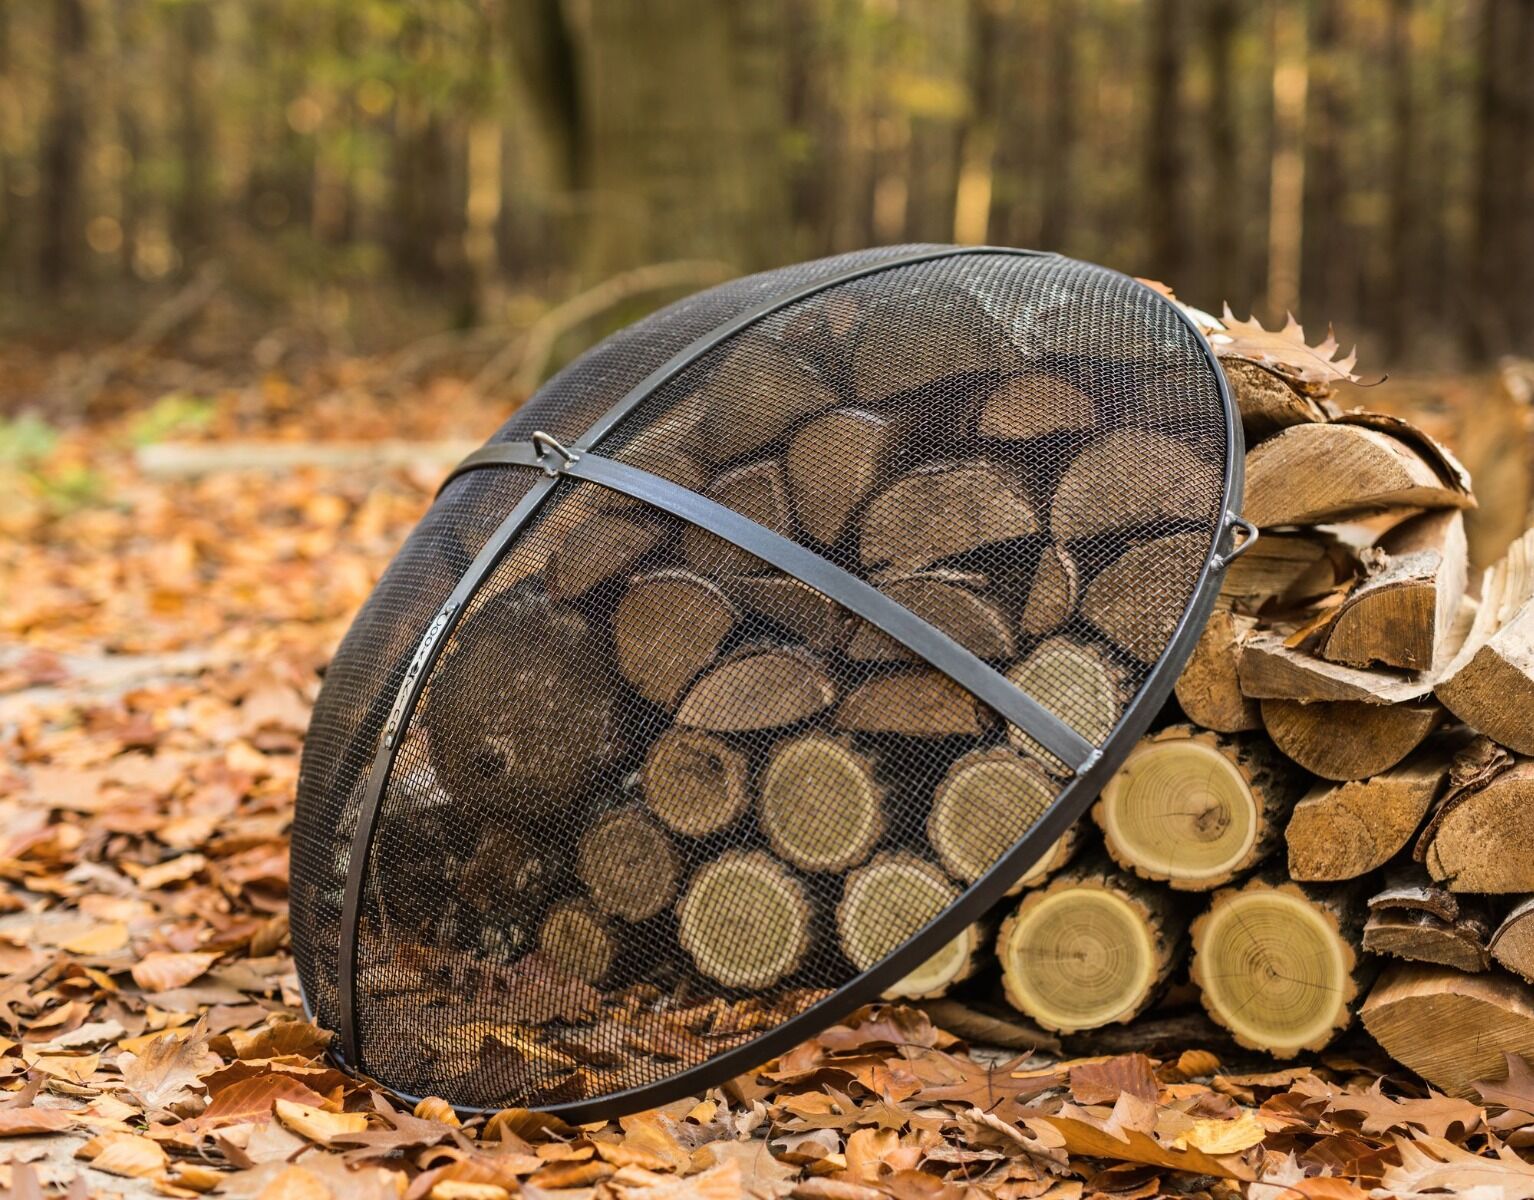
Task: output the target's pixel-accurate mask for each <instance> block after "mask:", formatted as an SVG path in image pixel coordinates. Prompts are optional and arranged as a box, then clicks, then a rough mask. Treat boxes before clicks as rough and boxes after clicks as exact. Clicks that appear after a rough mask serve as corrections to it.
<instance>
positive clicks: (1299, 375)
mask: <svg viewBox="0 0 1534 1200" xmlns="http://www.w3.org/2000/svg"><path fill="white" fill-rule="evenodd" d="M1221 323H1222V324H1223V325H1224V327H1225V328H1224V330H1223V331H1222V332H1218V333H1216V334H1215V335H1214V336H1213V337H1212V338H1210V342H1211V344H1212V345H1213V346H1214V349H1215V352H1216V353H1217V354H1218V355H1219V356H1220V357H1221V358H1246V359H1250V360H1251V361H1253V362H1258V363H1261V364H1262V365H1263V366H1265V367H1267V368H1268V369H1269V370H1271V371H1274V372H1276V373H1278V374H1280V375H1283V376H1284V377H1286V378H1288V379H1293V380H1296V381H1298V382H1300V383H1310V384H1321V385H1325V384H1330V383H1340V382H1343V381H1347V382H1350V383H1356V382H1358V376H1357V375H1355V374H1353V367H1354V365H1355V364H1356V363H1357V361H1358V351H1357V350H1354V351H1352V352H1351V353H1349V354H1348V355H1347V356H1346V357H1344V358H1338V357H1337V355H1338V352H1339V350H1340V347H1339V346H1338V345H1337V338H1336V336H1335V335H1334V334H1333V333H1332V330H1331V328H1330V327H1329V326H1328V328H1327V330H1326V338H1325V340H1324V341H1322V342H1321V343H1320V344H1319V345H1316V346H1310V345H1307V344H1306V342H1305V330H1304V328H1303V327H1302V326H1301V325H1300V323H1299V322H1298V321H1296V320H1295V319H1294V316H1293V315H1292V314H1290V315H1289V317H1288V319H1287V320H1286V321H1285V322H1284V327H1283V328H1282V329H1272V330H1269V329H1264V328H1263V327H1262V323H1261V322H1260V321H1258V320H1256V319H1255V318H1253V319H1251V320H1247V321H1241V320H1238V319H1237V318H1236V315H1235V313H1233V312H1231V311H1230V305H1229V304H1227V305H1226V306H1225V309H1224V313H1223V315H1222V316H1221Z"/></svg>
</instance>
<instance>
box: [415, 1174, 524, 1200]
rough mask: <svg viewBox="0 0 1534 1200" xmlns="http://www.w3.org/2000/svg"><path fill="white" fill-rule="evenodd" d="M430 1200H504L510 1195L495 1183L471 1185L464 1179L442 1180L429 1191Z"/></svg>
mask: <svg viewBox="0 0 1534 1200" xmlns="http://www.w3.org/2000/svg"><path fill="white" fill-rule="evenodd" d="M430 1195H431V1200H506V1198H507V1197H508V1196H510V1195H511V1193H510V1192H508V1191H507V1190H506V1189H505V1188H503V1187H501V1186H500V1185H499V1184H495V1183H471V1182H469V1181H468V1180H466V1179H444V1180H442V1182H441V1183H439V1184H437V1185H436V1186H435V1187H433V1188H432V1189H431V1192H430Z"/></svg>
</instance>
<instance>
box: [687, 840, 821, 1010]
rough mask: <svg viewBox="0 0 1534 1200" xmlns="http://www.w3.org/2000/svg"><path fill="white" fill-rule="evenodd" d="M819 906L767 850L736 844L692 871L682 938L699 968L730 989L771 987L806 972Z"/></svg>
mask: <svg viewBox="0 0 1534 1200" xmlns="http://www.w3.org/2000/svg"><path fill="white" fill-rule="evenodd" d="M812 915H813V909H812V908H811V906H810V902H809V899H808V898H807V896H806V895H805V891H804V886H803V885H802V884H801V883H800V882H799V881H798V880H797V879H795V878H794V876H793V874H792V873H790V872H789V870H788V869H787V868H786V867H784V866H783V864H782V863H779V862H777V861H776V860H774V859H773V858H771V857H769V856H768V855H766V854H763V853H762V852H760V851H745V850H731V851H729V852H727V853H725V854H722V855H721V856H720V857H718V858H716V859H715V860H714V861H713V862H710V863H707V864H705V865H704V866H703V867H702V868H700V869H699V870H698V871H697V872H696V873H695V874H694V875H693V877H692V879H691V881H690V882H689V883H688V885H687V891H686V893H685V894H684V895H683V897H682V899H681V901H680V902H679V903H678V904H677V939H678V941H680V942H681V944H682V949H684V950H686V951H687V953H688V954H689V955H690V956H691V957H692V960H693V963H694V964H695V965H696V966H697V968H698V971H699V972H700V973H701V974H703V975H706V976H707V977H708V978H710V979H712V980H714V981H715V982H717V983H722V984H723V985H724V986H725V987H729V988H750V989H761V988H766V987H770V986H771V985H772V984H774V983H777V982H778V981H779V980H780V979H782V978H784V977H785V976H787V975H791V974H792V973H793V972H794V971H796V970H798V968H799V965H800V963H801V962H803V960H804V956H805V954H806V953H807V952H808V951H809V947H810V920H811V917H812Z"/></svg>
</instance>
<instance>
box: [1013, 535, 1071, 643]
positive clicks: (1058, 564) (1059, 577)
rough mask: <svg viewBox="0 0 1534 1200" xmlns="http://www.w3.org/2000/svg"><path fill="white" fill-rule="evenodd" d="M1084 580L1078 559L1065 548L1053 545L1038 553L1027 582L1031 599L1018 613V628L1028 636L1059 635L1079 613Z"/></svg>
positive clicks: (1028, 599)
mask: <svg viewBox="0 0 1534 1200" xmlns="http://www.w3.org/2000/svg"><path fill="white" fill-rule="evenodd" d="M1080 591H1081V578H1080V575H1079V573H1078V572H1077V570H1076V560H1075V559H1074V558H1072V557H1071V554H1070V551H1069V550H1067V549H1066V548H1065V547H1064V546H1061V545H1057V544H1055V543H1053V542H1051V543H1050V544H1049V545H1048V546H1045V547H1044V549H1043V550H1042V551H1041V552H1040V554H1039V561H1038V563H1037V564H1036V565H1035V567H1034V569H1033V578H1032V579H1031V580H1029V582H1028V598H1027V600H1025V601H1024V602H1023V610H1022V612H1021V613H1019V614H1018V618H1017V627H1018V629H1020V630H1021V631H1022V632H1023V633H1024V634H1025V635H1027V636H1028V637H1046V636H1048V635H1049V634H1052V633H1055V632H1057V631H1058V630H1059V629H1060V628H1061V627H1062V626H1064V625H1065V623H1066V622H1067V621H1069V620H1070V619H1071V614H1072V613H1074V612H1075V611H1076V600H1077V596H1078V595H1079V593H1080Z"/></svg>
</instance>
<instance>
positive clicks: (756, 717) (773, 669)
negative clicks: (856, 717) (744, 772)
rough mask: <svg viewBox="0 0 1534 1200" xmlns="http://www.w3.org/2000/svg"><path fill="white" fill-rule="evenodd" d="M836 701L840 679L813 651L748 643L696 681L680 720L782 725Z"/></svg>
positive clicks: (710, 725)
mask: <svg viewBox="0 0 1534 1200" xmlns="http://www.w3.org/2000/svg"><path fill="white" fill-rule="evenodd" d="M967 694H968V693H966V695H967ZM835 701H836V685H835V684H833V683H832V682H831V679H830V677H829V676H828V675H827V674H826V672H825V668H824V667H823V666H822V665H821V663H820V660H819V659H817V658H816V657H815V656H814V655H812V654H810V653H809V652H808V651H805V650H800V649H795V648H778V647H772V648H760V647H747V648H745V649H742V650H740V651H739V652H737V653H736V654H734V655H732V656H731V657H729V658H727V659H726V660H725V661H724V662H722V663H720V664H719V665H718V666H716V667H714V668H713V669H712V670H710V671H708V672H707V673H706V674H705V675H703V676H702V678H700V679H699V680H698V681H697V682H696V683H695V684H693V685H692V688H691V689H690V690H689V691H688V693H687V695H686V696H685V697H683V699H682V703H681V705H680V707H678V709H677V713H676V721H677V724H678V725H686V726H689V727H691V728H693V729H707V730H711V731H712V732H714V733H742V732H745V731H747V730H751V729H777V728H779V727H780V726H783V725H796V724H798V723H799V722H800V721H804V720H807V719H809V718H810V717H813V716H815V715H816V714H817V713H820V712H823V711H825V710H826V709H827V708H829V707H831V705H832V704H833V703H835Z"/></svg>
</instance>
